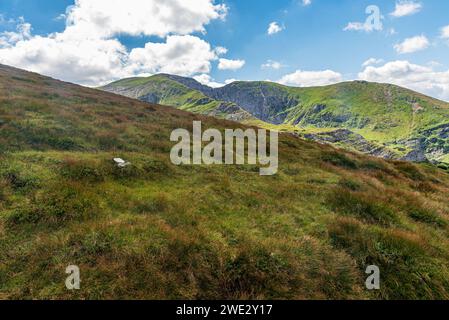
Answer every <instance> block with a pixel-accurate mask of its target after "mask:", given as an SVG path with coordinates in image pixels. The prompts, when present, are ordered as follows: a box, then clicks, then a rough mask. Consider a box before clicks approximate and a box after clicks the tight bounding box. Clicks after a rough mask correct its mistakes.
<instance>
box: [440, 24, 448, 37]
mask: <svg viewBox="0 0 449 320" xmlns="http://www.w3.org/2000/svg"><path fill="white" fill-rule="evenodd" d="M441 38H443V39H449V26H445V27H443V28H441Z"/></svg>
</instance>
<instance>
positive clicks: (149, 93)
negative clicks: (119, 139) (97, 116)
mask: <svg viewBox="0 0 449 320" xmlns="http://www.w3.org/2000/svg"><path fill="white" fill-rule="evenodd" d="M190 80H191V82H192V83H190V85H191V86H192V87H195V85H196V84H198V85H200V84H199V83H197V82H196V81H195V80H193V79H190ZM193 82H194V83H193ZM205 88H206V87H205ZM102 89H103V90H105V91H109V92H113V93H117V94H121V95H124V96H127V97H130V98H134V99H139V100H142V101H145V102H149V103H158V104H163V105H167V106H173V107H176V108H178V109H181V110H186V111H190V112H195V113H200V114H206V115H211V116H216V117H219V118H223V119H228V120H235V121H243V120H254V117H252V116H251V115H250V114H249V113H248V112H246V111H245V110H243V109H241V108H240V107H238V106H237V105H235V104H234V103H232V102H224V101H216V100H215V99H213V98H211V97H210V96H208V95H205V94H203V93H202V92H201V91H199V90H196V89H191V88H190V87H188V86H186V85H184V84H183V83H181V82H179V81H176V78H175V77H174V76H169V75H156V76H152V77H149V78H130V79H124V80H120V81H117V82H114V83H111V84H110V85H107V86H105V87H103V88H102ZM210 90H211V91H212V89H210Z"/></svg>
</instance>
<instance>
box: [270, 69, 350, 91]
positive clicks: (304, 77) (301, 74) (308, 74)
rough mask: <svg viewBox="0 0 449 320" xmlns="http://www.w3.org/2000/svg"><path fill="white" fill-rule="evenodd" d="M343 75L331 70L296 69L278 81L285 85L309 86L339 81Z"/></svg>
mask: <svg viewBox="0 0 449 320" xmlns="http://www.w3.org/2000/svg"><path fill="white" fill-rule="evenodd" d="M342 79H343V76H342V75H341V74H340V73H338V72H335V71H332V70H324V71H302V70H297V71H296V72H294V73H291V74H287V75H285V76H283V77H282V78H281V79H280V80H279V81H278V82H279V83H281V84H285V85H291V86H298V87H310V86H323V85H328V84H333V83H337V82H341V81H342Z"/></svg>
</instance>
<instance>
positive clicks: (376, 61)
mask: <svg viewBox="0 0 449 320" xmlns="http://www.w3.org/2000/svg"><path fill="white" fill-rule="evenodd" d="M383 62H384V60H383V59H376V58H369V59H368V60H366V61H365V62H364V63H363V64H362V67H367V66H372V65H376V64H381V63H383Z"/></svg>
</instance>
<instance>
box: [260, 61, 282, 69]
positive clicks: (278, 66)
mask: <svg viewBox="0 0 449 320" xmlns="http://www.w3.org/2000/svg"><path fill="white" fill-rule="evenodd" d="M282 67H283V65H282V63H280V62H278V61H274V60H268V61H267V62H266V63H264V64H262V66H261V68H262V69H274V70H279V69H281V68H282Z"/></svg>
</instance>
